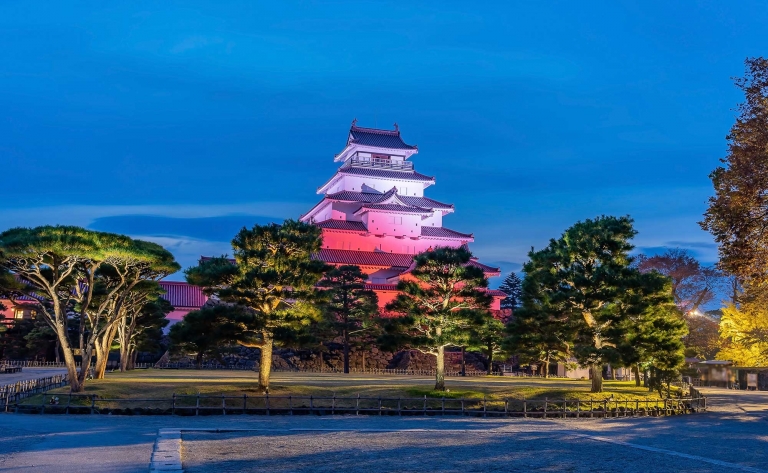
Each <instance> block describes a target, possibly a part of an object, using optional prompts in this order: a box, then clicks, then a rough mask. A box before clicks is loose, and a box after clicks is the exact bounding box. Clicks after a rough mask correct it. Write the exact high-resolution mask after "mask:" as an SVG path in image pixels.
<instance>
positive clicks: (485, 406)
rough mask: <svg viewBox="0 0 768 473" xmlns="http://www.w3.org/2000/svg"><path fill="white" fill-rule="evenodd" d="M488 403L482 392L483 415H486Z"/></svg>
mask: <svg viewBox="0 0 768 473" xmlns="http://www.w3.org/2000/svg"><path fill="white" fill-rule="evenodd" d="M424 397H426V396H424ZM487 408H488V403H487V402H486V400H485V394H483V417H488V409H487Z"/></svg>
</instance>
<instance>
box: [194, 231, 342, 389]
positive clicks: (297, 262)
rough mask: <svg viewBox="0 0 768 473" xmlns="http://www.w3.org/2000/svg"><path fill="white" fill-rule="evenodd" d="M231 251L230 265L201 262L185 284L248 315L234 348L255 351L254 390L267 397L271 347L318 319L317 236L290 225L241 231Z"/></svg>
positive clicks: (321, 270) (322, 265)
mask: <svg viewBox="0 0 768 473" xmlns="http://www.w3.org/2000/svg"><path fill="white" fill-rule="evenodd" d="M232 248H233V250H234V256H235V262H234V264H233V263H232V262H231V261H230V260H228V259H227V258H225V257H220V258H212V259H209V260H207V261H202V262H200V264H199V265H198V266H196V267H193V268H189V269H188V270H187V271H186V276H187V282H189V283H190V284H194V285H197V286H201V287H202V288H203V290H204V291H205V292H206V293H207V294H210V295H216V296H217V297H218V298H219V299H220V300H221V301H223V302H226V303H229V304H234V305H237V306H241V307H245V308H247V309H248V311H247V313H248V314H250V320H249V321H247V322H246V323H244V324H243V326H242V328H243V335H244V336H243V337H239V341H238V343H240V344H241V345H244V346H248V347H254V348H259V349H260V351H261V357H260V363H259V387H258V389H259V390H260V391H264V392H267V391H268V390H269V378H270V374H271V372H272V352H273V348H274V344H275V342H280V341H281V340H284V339H290V338H292V337H294V336H295V333H296V332H297V331H299V330H301V329H302V328H304V327H307V326H308V325H310V324H312V323H315V322H317V321H318V320H319V319H320V318H321V316H322V313H321V311H320V309H319V307H318V305H317V304H316V303H315V302H316V298H317V295H318V294H317V291H316V290H315V285H316V284H317V283H318V281H320V278H321V277H322V276H323V273H324V272H325V271H326V269H328V268H327V266H326V265H325V263H323V262H322V261H318V260H315V259H313V258H312V255H313V254H315V253H317V252H318V251H320V249H321V248H322V239H321V230H320V228H318V227H316V226H314V225H311V224H308V223H303V222H297V221H295V220H286V221H285V222H284V223H283V224H282V225H277V224H274V223H272V224H269V225H255V226H254V227H253V228H251V229H247V228H243V229H242V230H240V232H239V233H238V234H237V235H236V236H235V238H234V239H233V240H232Z"/></svg>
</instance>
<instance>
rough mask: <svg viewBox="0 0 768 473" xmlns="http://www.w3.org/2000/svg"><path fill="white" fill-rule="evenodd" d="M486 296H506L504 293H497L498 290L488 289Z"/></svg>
mask: <svg viewBox="0 0 768 473" xmlns="http://www.w3.org/2000/svg"><path fill="white" fill-rule="evenodd" d="M488 294H490V295H492V296H494V297H504V298H506V297H507V294H506V293H505V292H502V291H499V290H498V289H489V290H488Z"/></svg>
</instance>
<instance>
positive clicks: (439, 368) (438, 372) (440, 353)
mask: <svg viewBox="0 0 768 473" xmlns="http://www.w3.org/2000/svg"><path fill="white" fill-rule="evenodd" d="M435 361H436V363H435V391H445V347H444V346H440V347H437V359H436V360H435Z"/></svg>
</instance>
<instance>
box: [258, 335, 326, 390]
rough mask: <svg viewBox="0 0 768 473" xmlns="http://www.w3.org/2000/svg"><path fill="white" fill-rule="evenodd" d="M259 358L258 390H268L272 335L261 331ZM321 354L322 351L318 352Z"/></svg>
mask: <svg viewBox="0 0 768 473" xmlns="http://www.w3.org/2000/svg"><path fill="white" fill-rule="evenodd" d="M262 340H263V343H262V345H261V359H260V364H259V391H262V392H265V393H268V392H269V375H270V373H271V372H272V344H273V340H272V335H271V334H267V332H262ZM320 356H322V353H320ZM321 361H322V360H321Z"/></svg>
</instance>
